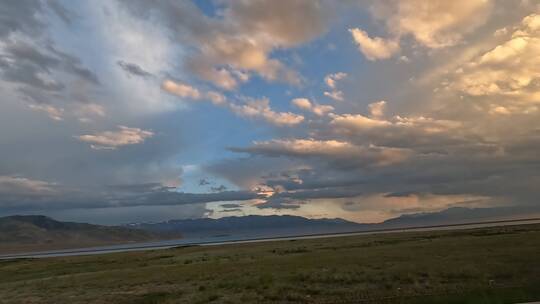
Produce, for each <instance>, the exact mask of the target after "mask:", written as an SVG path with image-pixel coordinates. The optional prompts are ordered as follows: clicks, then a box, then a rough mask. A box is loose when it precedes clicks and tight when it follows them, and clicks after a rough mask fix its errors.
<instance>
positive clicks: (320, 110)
mask: <svg viewBox="0 0 540 304" xmlns="http://www.w3.org/2000/svg"><path fill="white" fill-rule="evenodd" d="M291 103H292V104H293V105H294V106H295V107H297V108H299V109H302V110H304V111H308V112H311V113H313V114H315V115H317V116H323V115H326V114H327V113H329V112H331V111H333V110H334V107H332V106H330V105H320V104H316V103H312V102H311V101H309V99H307V98H295V99H293V100H292V101H291Z"/></svg>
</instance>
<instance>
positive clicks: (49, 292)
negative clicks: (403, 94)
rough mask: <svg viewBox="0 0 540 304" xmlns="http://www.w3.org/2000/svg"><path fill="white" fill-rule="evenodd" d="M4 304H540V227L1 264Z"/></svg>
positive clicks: (9, 261)
mask: <svg viewBox="0 0 540 304" xmlns="http://www.w3.org/2000/svg"><path fill="white" fill-rule="evenodd" d="M0 295H1V296H0V303H6V304H7V303H475V304H477V303H518V302H527V301H535V300H536V301H538V300H540V224H531V225H516V226H506V227H492V228H479V229H469V230H459V231H458V230H456V231H430V232H406V233H392V234H377V235H365V236H347V237H336V238H319V239H310V240H297V241H275V242H261V243H249V244H230V245H220V246H191V247H181V248H174V249H167V250H154V251H141V252H124V253H114V254H104V255H92V256H76V257H55V258H44V259H19V260H4V261H0Z"/></svg>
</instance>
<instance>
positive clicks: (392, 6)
mask: <svg viewBox="0 0 540 304" xmlns="http://www.w3.org/2000/svg"><path fill="white" fill-rule="evenodd" d="M492 7H493V1H490V0H458V1H444V0H434V1H429V2H426V1H422V0H406V1H401V0H390V1H377V2H374V4H373V5H372V8H371V11H372V13H373V15H374V16H375V17H376V18H377V19H380V20H382V21H383V22H385V23H386V27H387V29H388V31H389V32H390V33H391V34H393V35H395V36H397V37H400V36H405V35H410V36H412V37H413V38H414V39H415V40H416V41H417V42H418V43H419V44H421V45H423V46H425V47H428V48H442V47H447V46H452V45H455V44H456V43H458V42H460V41H461V40H462V38H463V36H464V35H465V34H467V33H470V32H472V31H473V30H475V29H476V28H478V27H479V26H480V25H482V24H484V23H485V21H486V20H487V17H488V16H489V14H490V13H491V10H492ZM364 38H365V37H364Z"/></svg>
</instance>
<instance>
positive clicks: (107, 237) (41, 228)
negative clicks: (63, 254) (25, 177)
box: [0, 215, 181, 254]
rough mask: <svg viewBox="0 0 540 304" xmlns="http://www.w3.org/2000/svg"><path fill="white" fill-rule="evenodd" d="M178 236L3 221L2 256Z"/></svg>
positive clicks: (22, 218) (44, 220)
mask: <svg viewBox="0 0 540 304" xmlns="http://www.w3.org/2000/svg"><path fill="white" fill-rule="evenodd" d="M180 237H181V235H180V234H179V233H176V232H171V233H157V232H151V231H144V230H138V229H133V228H128V227H120V226H100V225H92V224H85V223H73V222H61V221H57V220H54V219H52V218H49V217H46V216H43V215H15V216H8V217H2V218H0V253H1V254H4V253H12V252H30V251H41V250H56V249H67V248H81V247H94V246H103V245H112V244H122V243H138V242H148V241H156V240H162V239H171V238H180Z"/></svg>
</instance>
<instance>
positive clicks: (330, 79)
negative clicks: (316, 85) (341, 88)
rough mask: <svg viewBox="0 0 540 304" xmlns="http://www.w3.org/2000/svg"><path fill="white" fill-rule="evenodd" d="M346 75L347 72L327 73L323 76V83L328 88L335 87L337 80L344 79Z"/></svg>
mask: <svg viewBox="0 0 540 304" xmlns="http://www.w3.org/2000/svg"><path fill="white" fill-rule="evenodd" d="M346 77H347V73H343V72H338V73H334V74H328V75H326V76H325V77H324V83H326V85H327V86H328V87H329V88H331V89H335V88H336V86H337V82H338V81H339V80H342V79H345V78H346Z"/></svg>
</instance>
